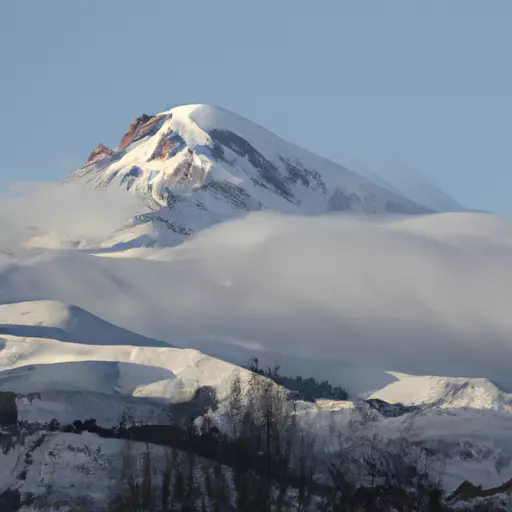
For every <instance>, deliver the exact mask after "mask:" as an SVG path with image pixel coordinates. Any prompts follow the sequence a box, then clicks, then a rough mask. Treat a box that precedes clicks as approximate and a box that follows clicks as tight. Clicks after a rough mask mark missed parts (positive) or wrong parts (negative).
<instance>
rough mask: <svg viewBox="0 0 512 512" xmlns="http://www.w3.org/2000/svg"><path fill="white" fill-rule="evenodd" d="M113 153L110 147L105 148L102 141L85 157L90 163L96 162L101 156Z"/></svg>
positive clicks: (108, 155)
mask: <svg viewBox="0 0 512 512" xmlns="http://www.w3.org/2000/svg"><path fill="white" fill-rule="evenodd" d="M112 155H113V151H112V150H111V149H110V148H107V146H105V144H103V142H100V143H99V144H98V145H97V146H96V147H95V148H94V150H93V151H92V153H91V154H90V155H89V158H88V159H87V163H88V164H90V163H92V162H96V160H100V159H102V158H108V157H110V156H112Z"/></svg>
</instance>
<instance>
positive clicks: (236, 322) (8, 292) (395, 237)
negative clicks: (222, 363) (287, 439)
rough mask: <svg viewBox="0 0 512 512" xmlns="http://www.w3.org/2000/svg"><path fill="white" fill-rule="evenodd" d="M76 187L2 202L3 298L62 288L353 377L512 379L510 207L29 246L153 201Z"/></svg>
mask: <svg viewBox="0 0 512 512" xmlns="http://www.w3.org/2000/svg"><path fill="white" fill-rule="evenodd" d="M66 194H67V192H66ZM100 195H101V194H100ZM61 196H62V191H61V190H59V189H57V188H54V189H51V190H48V191H45V192H41V191H39V192H38V193H37V194H36V195H35V196H32V195H29V196H24V197H17V198H12V199H5V198H2V199H1V200H0V233H1V234H0V248H1V249H2V250H3V251H4V254H7V253H8V254H10V256H8V260H6V261H7V263H6V261H4V263H3V264H2V263H1V262H0V300H1V301H3V302H6V301H14V300H27V299H41V298H50V299H59V300H63V301H65V302H68V303H72V304H76V305H78V306H80V307H83V308H84V309H86V310H88V311H90V312H92V313H94V314H96V315H98V316H100V317H102V318H104V319H105V320H108V321H111V322H113V323H116V324H118V325H120V326H122V327H125V328H128V329H133V330H136V331H138V332H140V333H142V334H145V335H147V336H150V337H153V338H157V339H165V340H168V341H169V342H171V343H173V344H175V345H177V346H195V347H198V348H200V349H203V350H205V351H207V352H210V353H214V354H223V355H225V354H229V355H230V356H231V358H234V359H236V358H244V357H247V356H248V355H249V354H258V353H259V354H264V353H266V352H270V353H278V354H282V356H281V360H292V359H298V360H308V361H309V360H314V361H315V362H314V363H311V365H312V371H313V373H316V374H317V375H319V376H323V375H324V374H325V373H328V374H329V375H330V376H331V377H332V376H334V377H337V379H336V380H339V381H343V380H344V379H343V375H344V371H345V370H344V366H343V364H344V362H348V363H352V364H356V365H362V366H365V367H374V368H378V369H379V368H380V369H385V370H395V371H401V372H410V373H417V374H439V375H462V376H481V377H487V378H490V379H492V380H494V381H496V382H498V383H499V384H501V385H506V387H508V388H510V387H512V377H511V376H510V371H509V365H510V361H511V360H512V315H511V314H510V304H511V303H512V221H511V220H509V219H507V218H504V217H499V216H494V215H487V214H474V213H473V214H470V213H453V214H441V215H435V216H434V215H433V216H427V217H414V218H412V217H408V218H401V217H394V218H385V219H384V218H364V217H353V216H352V217H347V216H324V217H307V218H306V217H289V216H283V215H274V214H267V213H259V214H252V215H249V216H248V217H247V218H245V219H243V220H238V221H234V222H230V223H225V224H222V225H218V226H216V227H214V228H212V229H209V230H206V231H204V232H203V233H201V234H199V235H198V236H197V237H195V238H194V239H192V240H190V241H189V242H187V243H185V244H183V245H181V246H179V247H175V248H171V249H140V250H136V251H135V252H133V251H132V252H131V253H130V257H129V258H127V257H120V255H110V257H107V256H109V255H108V254H102V255H101V256H99V255H94V254H91V251H90V250H76V249H62V248H60V249H59V250H55V249H51V248H50V249H47V250H41V249H40V248H38V249H37V250H28V249H26V244H25V249H24V252H23V253H22V256H19V257H18V256H17V254H18V253H17V250H18V249H17V246H16V245H15V244H19V243H20V240H21V241H25V240H26V232H27V230H28V229H29V226H33V225H34V224H35V225H36V226H37V230H38V232H40V233H43V232H47V233H53V234H55V233H61V234H63V235H65V236H69V237H72V238H81V239H84V240H85V239H89V241H90V240H98V239H99V238H101V237H102V236H105V237H106V236H107V235H108V232H109V231H110V230H112V229H115V228H117V227H118V226H119V224H120V223H121V222H122V221H123V220H124V218H125V217H126V216H127V215H129V214H130V213H131V212H132V210H133V209H135V210H136V209H137V208H138V207H139V206H140V205H139V204H138V203H137V202H134V203H133V202H131V200H130V199H129V198H126V196H129V194H122V195H120V196H119V195H111V196H107V195H104V196H103V197H102V198H101V199H97V201H99V202H96V199H95V200H94V201H92V196H90V197H89V196H88V195H87V194H86V195H82V193H80V194H78V193H77V194H75V195H73V196H66V197H64V198H63V197H61ZM105 199H107V200H105ZM78 234H80V236H77V235H78ZM41 236H42V235H41ZM52 236H54V235H52ZM23 243H25V242H23ZM40 245H41V244H40ZM20 254H21V253H20ZM322 360H324V361H328V363H326V362H325V363H322ZM322 364H324V365H325V366H324V367H323V366H322ZM301 371H303V368H301Z"/></svg>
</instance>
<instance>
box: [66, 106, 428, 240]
mask: <svg viewBox="0 0 512 512" xmlns="http://www.w3.org/2000/svg"><path fill="white" fill-rule="evenodd" d="M134 123H135V124H132V126H131V129H132V131H131V132H130V131H129V132H128V133H127V134H126V135H125V137H123V140H122V144H121V145H120V147H118V148H116V149H115V150H113V151H111V150H108V151H104V150H103V149H102V148H101V147H100V149H101V151H100V153H99V154H98V155H94V153H93V155H94V156H93V155H91V157H92V160H90V161H89V162H88V163H87V164H86V165H85V166H83V167H82V168H80V169H78V170H76V171H75V172H74V173H72V175H71V176H70V177H69V178H68V180H67V181H68V182H71V183H77V182H78V183H81V182H86V183H89V184H91V185H92V186H93V187H95V188H98V189H103V190H105V189H112V188H116V189H117V188H120V189H123V190H130V191H132V192H137V193H140V194H142V195H144V196H145V197H147V199H148V212H147V213H146V214H142V215H140V216H138V217H136V218H135V219H134V220H133V221H132V222H131V223H130V224H129V226H128V229H123V230H121V232H119V233H117V234H116V235H115V236H114V237H113V238H112V240H110V242H109V243H108V244H107V245H110V246H116V247H121V248H122V247H126V246H137V245H154V244H156V245H160V246H161V245H176V244H177V243H179V242H180V241H182V240H183V239H184V238H186V237H188V236H189V235H190V234H192V233H194V232H196V231H198V230H200V229H203V228H205V227H208V226H211V225H213V224H216V223H217V222H220V221H222V220H226V219H232V218H236V217H240V216H241V215H244V214H245V213H247V212H248V211H257V210H266V209H269V210H272V211H277V212H284V213H300V214H320V213H325V212H328V211H355V212H366V213H426V212H427V211H430V210H429V209H428V208H426V207H424V206H420V205H419V204H418V203H416V202H414V201H413V200H411V199H409V198H407V197H406V196H403V195H401V194H399V193H396V192H395V191H393V190H390V189H389V187H387V188H384V187H382V186H380V185H379V184H377V183H376V182H375V180H374V181H372V180H371V179H368V178H366V177H364V176H362V175H359V174H357V173H354V172H352V171H350V170H349V169H346V168H344V167H342V166H341V165H337V164H334V163H332V162H330V161H328V160H325V159H323V158H321V157H318V156H316V155H313V154H311V153H309V152H307V151H305V150H303V149H301V148H299V147H297V146H294V145H292V144H290V143H288V142H286V141H284V140H282V139H280V138H279V137H277V136H275V135H273V134H272V133H270V132H268V131H267V130H265V129H264V128H261V127H260V126H257V125H255V124H254V123H251V122H250V121H248V120H246V119H243V118H241V117H239V116H237V115H235V114H233V113H231V112H228V111H226V110H223V109H221V108H218V107H211V106H207V105H186V106H181V107H176V108H173V109H172V110H170V111H168V112H163V113H161V114H157V115H156V116H153V117H150V116H144V117H142V118H138V120H136V121H135V122H134ZM137 123H138V124H137ZM135 126H136V128H134V127H135ZM305 126H307V119H305ZM102 151H103V152H102ZM166 232H167V233H166Z"/></svg>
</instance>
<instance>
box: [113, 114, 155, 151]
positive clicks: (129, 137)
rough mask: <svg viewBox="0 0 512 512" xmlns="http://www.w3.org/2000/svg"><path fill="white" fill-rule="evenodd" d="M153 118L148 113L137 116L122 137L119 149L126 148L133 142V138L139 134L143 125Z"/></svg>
mask: <svg viewBox="0 0 512 512" xmlns="http://www.w3.org/2000/svg"><path fill="white" fill-rule="evenodd" d="M151 119H152V116H148V115H147V114H142V115H141V116H139V117H137V118H136V119H135V120H134V121H132V123H131V124H130V126H129V127H128V131H127V132H126V133H125V134H124V136H123V138H122V139H121V143H120V144H119V148H118V149H119V150H123V149H126V148H127V147H128V146H129V145H130V144H131V143H132V142H133V139H135V137H136V136H137V134H138V132H139V131H140V129H141V127H142V126H144V125H145V124H146V123H147V122H148V121H150V120H151Z"/></svg>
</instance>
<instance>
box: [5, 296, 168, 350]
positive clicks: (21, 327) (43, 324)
mask: <svg viewBox="0 0 512 512" xmlns="http://www.w3.org/2000/svg"><path fill="white" fill-rule="evenodd" d="M5 334H11V335H15V336H23V337H30V338H53V339H58V340H61V341H69V342H76V343H88V344H90V345H140V346H164V347H165V346H168V344H167V343H165V342H163V341H158V340H152V339H150V338H146V337H144V336H140V335H138V334H136V333H134V332H130V331H127V330H126V329H122V328H121V327H117V326H115V325H112V324H110V323H108V322H105V321H104V320H101V319H100V318H98V317H95V316H94V315H91V314H90V313H88V312H87V311H84V310H83V309H81V308H79V307H77V306H69V305H68V304H65V303H63V302H59V301H51V300H45V301H33V302H20V303H14V304H3V305H0V335H5Z"/></svg>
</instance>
